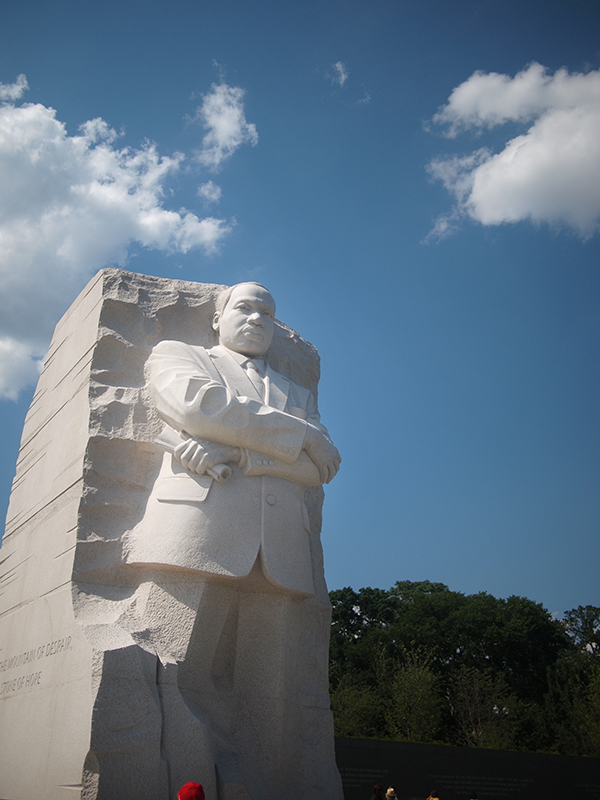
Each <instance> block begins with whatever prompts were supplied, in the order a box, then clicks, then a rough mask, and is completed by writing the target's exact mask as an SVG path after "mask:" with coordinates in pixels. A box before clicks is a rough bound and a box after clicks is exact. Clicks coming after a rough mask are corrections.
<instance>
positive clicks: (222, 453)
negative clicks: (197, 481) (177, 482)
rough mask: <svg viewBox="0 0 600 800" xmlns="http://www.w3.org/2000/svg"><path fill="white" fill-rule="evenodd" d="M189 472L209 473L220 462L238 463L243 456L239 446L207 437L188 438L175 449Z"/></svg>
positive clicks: (175, 453)
mask: <svg viewBox="0 0 600 800" xmlns="http://www.w3.org/2000/svg"><path fill="white" fill-rule="evenodd" d="M173 455H174V456H175V458H177V459H178V460H179V461H181V463H182V464H183V466H184V467H185V468H186V469H187V470H189V472H195V473H196V474H197V475H208V474H209V470H212V469H213V468H214V467H216V466H217V465H218V464H237V463H238V462H239V460H240V458H241V457H242V452H241V450H240V448H239V447H230V446H229V445H226V444H218V443H217V442H209V441H208V440H206V439H191V438H190V439H187V440H186V441H185V442H182V443H181V444H179V445H177V447H176V448H175V449H174V451H173Z"/></svg>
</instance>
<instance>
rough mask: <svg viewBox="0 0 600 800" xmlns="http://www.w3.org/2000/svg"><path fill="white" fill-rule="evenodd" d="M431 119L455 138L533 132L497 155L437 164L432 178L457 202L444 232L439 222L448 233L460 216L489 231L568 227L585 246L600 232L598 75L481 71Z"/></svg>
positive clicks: (479, 153) (536, 69)
mask: <svg viewBox="0 0 600 800" xmlns="http://www.w3.org/2000/svg"><path fill="white" fill-rule="evenodd" d="M433 120H434V122H436V123H438V124H442V125H446V126H447V135H448V136H450V137H453V138H454V137H455V136H457V135H458V133H460V132H461V131H463V130H467V129H471V130H473V129H474V130H476V131H477V132H480V131H482V130H485V129H490V128H493V127H496V126H499V125H502V124H504V123H506V122H517V123H522V124H524V125H526V126H528V127H527V129H526V130H525V132H524V133H522V134H520V135H518V136H516V137H514V138H512V139H509V140H507V141H506V143H505V145H504V148H503V149H502V150H501V151H500V152H499V153H496V154H494V153H492V152H491V151H490V150H489V149H488V148H479V149H477V150H475V151H473V152H472V153H471V154H469V155H466V156H463V157H453V158H438V159H435V160H434V161H432V162H431V164H430V165H429V167H428V171H429V173H430V175H432V177H434V178H435V179H438V180H441V181H442V182H443V184H444V186H445V188H446V189H447V190H448V191H449V192H450V193H451V194H453V195H454V197H455V199H456V206H455V209H454V211H453V212H451V214H450V215H444V217H443V218H441V227H440V226H438V224H437V223H436V228H439V229H440V230H442V234H445V233H447V232H448V229H447V228H445V227H444V225H443V219H450V218H456V219H457V218H459V217H461V216H462V217H469V218H471V219H473V220H476V221H478V222H480V223H482V224H483V225H499V224H502V223H509V222H518V221H522V220H529V221H531V222H534V223H543V222H545V223H548V224H551V225H555V226H558V227H560V226H567V227H570V228H572V229H573V230H575V231H576V232H577V233H578V234H579V235H580V236H581V237H582V238H584V239H586V238H589V237H590V236H592V235H593V234H594V233H596V231H598V229H599V228H600V180H599V179H598V175H600V70H596V71H594V72H589V73H587V74H585V75H584V74H580V73H572V74H571V73H569V72H567V71H566V70H565V69H561V70H558V71H557V72H555V73H554V74H551V73H550V72H548V70H546V69H544V67H542V66H541V65H540V64H531V65H530V66H529V67H528V68H527V69H526V70H523V71H522V72H520V73H518V74H517V75H516V76H515V77H514V78H510V77H509V76H508V75H499V74H497V73H489V74H485V73H482V72H476V73H474V74H473V75H472V76H471V77H470V78H469V79H468V80H467V81H465V82H464V83H463V84H461V85H460V86H458V87H457V88H456V89H454V91H453V92H452V94H451V95H450V98H449V100H448V103H447V104H446V105H445V106H443V107H442V108H441V109H440V110H439V111H438V112H437V114H436V115H435V116H434V118H433ZM438 222H440V221H438ZM436 228H434V231H432V233H431V234H430V236H436V235H438V234H437V233H436Z"/></svg>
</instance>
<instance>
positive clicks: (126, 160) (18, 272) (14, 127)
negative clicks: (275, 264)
mask: <svg viewBox="0 0 600 800" xmlns="http://www.w3.org/2000/svg"><path fill="white" fill-rule="evenodd" d="M19 80H20V79H18V80H17V83H16V84H13V87H14V86H17V85H19V86H21V87H23V86H26V81H25V79H24V78H23V80H22V81H21V82H20V83H19ZM11 91H12V94H11ZM16 91H17V90H16V89H14V90H11V89H10V87H9V91H8V94H7V96H9V97H14V96H15V93H16ZM116 139H117V135H116V133H115V132H114V131H113V130H112V129H111V128H110V127H109V126H108V125H107V124H106V123H105V122H104V121H103V120H101V119H95V120H91V121H89V122H86V123H85V124H84V125H82V126H81V128H80V131H79V132H78V134H77V135H76V136H69V135H68V134H67V131H66V128H65V125H64V124H63V123H62V122H60V121H59V120H58V119H57V118H56V112H55V111H54V110H53V109H51V108H46V107H45V106H43V105H40V104H31V103H28V104H24V105H22V106H15V105H14V104H10V103H5V104H4V105H2V106H0V397H8V398H15V397H16V395H17V393H18V390H19V389H20V388H22V387H23V386H25V385H27V384H28V383H30V382H32V380H34V379H35V376H36V375H37V367H38V364H37V361H36V359H39V357H40V356H42V355H43V353H44V352H45V349H46V347H47V344H48V340H49V337H50V335H51V333H52V330H53V327H54V325H55V323H56V321H57V319H58V318H59V316H60V314H61V313H62V312H63V311H64V310H65V309H66V307H67V306H68V304H69V302H70V301H71V300H72V299H73V298H74V297H75V296H76V294H77V292H78V291H79V290H80V289H81V288H82V287H83V285H84V284H85V281H86V280H87V279H88V278H89V277H90V276H91V275H92V274H93V273H94V272H96V271H97V270H98V269H100V268H102V267H104V266H107V265H118V266H124V265H125V264H126V262H127V258H128V253H129V247H130V245H132V244H135V243H137V244H140V245H142V246H144V247H148V248H156V249H160V250H164V251H167V252H169V251H170V252H183V253H185V252H187V251H188V250H190V249H192V248H200V249H201V250H203V251H204V252H205V253H207V254H211V253H214V252H215V251H217V249H218V247H219V244H220V243H221V241H222V239H223V237H224V236H225V235H226V234H227V233H228V232H229V230H230V229H231V226H232V223H227V222H226V221H225V220H223V219H216V218H214V217H207V218H205V219H201V218H199V217H197V216H196V215H195V214H193V213H192V212H190V211H187V210H186V209H180V210H178V211H171V210H168V209H166V208H164V207H163V202H162V197H163V191H164V186H165V182H166V180H167V179H168V178H169V176H171V175H172V174H173V173H175V172H177V170H178V169H179V168H180V164H181V162H182V161H183V160H184V157H183V155H181V154H175V155H173V156H172V157H161V156H159V154H158V152H157V149H156V146H155V145H153V144H150V143H145V144H144V145H143V146H142V147H140V148H139V149H131V148H122V149H118V148H117V147H116V146H115V141H116Z"/></svg>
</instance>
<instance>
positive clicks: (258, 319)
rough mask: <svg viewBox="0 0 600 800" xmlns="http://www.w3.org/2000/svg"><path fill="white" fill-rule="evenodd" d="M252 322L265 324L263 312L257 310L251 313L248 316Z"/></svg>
mask: <svg viewBox="0 0 600 800" xmlns="http://www.w3.org/2000/svg"><path fill="white" fill-rule="evenodd" d="M248 319H249V320H250V322H253V323H254V324H255V325H264V324H265V323H264V320H263V318H262V314H261V313H260V311H255V312H254V313H252V314H250V316H249V317H248Z"/></svg>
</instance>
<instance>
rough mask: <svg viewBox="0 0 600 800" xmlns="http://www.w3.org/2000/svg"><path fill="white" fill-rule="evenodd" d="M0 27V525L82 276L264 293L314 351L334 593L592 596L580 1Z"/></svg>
mask: <svg viewBox="0 0 600 800" xmlns="http://www.w3.org/2000/svg"><path fill="white" fill-rule="evenodd" d="M0 22H1V24H0V82H1V84H2V85H1V86H0V100H1V101H2V103H1V104H0V391H1V392H2V396H3V398H4V399H3V400H2V401H0V407H1V410H2V414H1V415H0V431H1V436H2V440H3V442H4V447H3V448H2V455H1V456H0V493H1V500H2V503H3V507H4V508H5V507H6V504H7V502H8V495H9V491H10V483H11V480H12V476H13V474H14V464H15V460H16V454H17V450H18V443H19V439H20V433H21V426H22V422H23V419H24V416H25V413H26V411H27V407H28V405H29V402H30V399H31V394H32V391H33V389H32V385H31V383H32V381H34V380H35V375H36V374H37V366H36V364H37V359H39V358H40V357H41V356H42V355H43V352H44V350H45V347H46V346H47V343H48V338H49V336H50V334H51V330H52V327H53V325H54V324H55V323H56V321H57V320H58V319H59V317H60V316H61V314H62V313H63V312H64V311H65V310H66V308H67V307H68V306H69V305H70V303H71V302H72V301H73V299H74V298H75V297H76V295H77V293H78V292H79V290H80V289H81V288H82V287H83V286H84V285H85V283H86V282H87V281H88V280H89V278H90V277H91V276H92V275H93V274H94V273H95V271H96V270H97V269H99V268H101V267H102V266H105V265H115V264H117V265H120V266H123V267H126V268H127V269H131V270H133V271H136V272H143V273H147V274H151V275H160V276H165V277H172V278H180V279H184V280H197V281H204V282H209V283H227V284H229V283H235V282H238V281H242V280H247V279H250V280H259V281H261V282H262V283H264V284H266V285H267V286H268V287H269V288H270V289H271V291H272V292H273V294H274V296H275V298H276V300H277V303H278V316H279V317H280V318H281V319H282V320H283V321H285V322H286V323H287V324H289V325H291V326H292V327H294V328H296V329H297V330H298V331H299V332H300V333H301V334H302V335H303V336H304V337H305V338H307V339H309V340H310V341H312V342H313V343H314V344H315V345H316V346H317V347H318V349H319V352H320V354H321V358H322V371H323V378H322V381H321V389H320V408H321V414H322V417H323V421H324V422H325V424H327V425H328V427H329V430H330V432H331V434H332V437H333V439H334V441H335V442H336V444H337V445H338V447H339V449H340V451H341V453H342V456H343V464H342V469H341V470H340V473H339V475H338V476H337V478H336V479H335V481H334V482H333V483H331V484H330V485H329V486H328V487H327V490H326V503H325V515H324V528H323V543H324V548H325V558H326V574H327V579H328V584H329V587H330V588H332V589H334V588H340V587H342V586H346V585H351V586H353V587H354V588H357V589H358V588H360V587H362V586H380V587H383V588H388V587H389V586H391V585H392V584H393V583H394V582H395V581H397V580H423V579H429V580H433V581H441V582H443V583H446V584H447V585H449V586H450V588H452V589H454V590H457V591H462V592H465V593H472V592H477V591H487V592H490V593H492V594H494V595H496V596H499V597H507V596H509V595H511V594H518V595H524V596H526V597H530V598H532V599H534V600H536V601H539V602H541V603H543V604H544V605H545V606H546V607H547V608H548V609H549V610H550V611H552V612H557V613H562V612H563V611H565V610H566V609H569V608H573V607H575V606H577V605H579V604H584V605H585V604H593V605H600V597H599V591H598V564H599V561H600V558H599V557H600V536H599V533H600V530H599V529H600V491H599V473H600V446H599V445H600V420H599V408H600V403H599V400H600V397H599V395H600V358H599V356H600V335H599V334H600V330H599V329H600V309H599V300H600V280H599V274H598V270H599V265H600V258H599V256H600V235H599V233H598V230H599V227H600V71H599V68H600V43H599V42H600V40H599V38H598V33H599V30H600V9H599V7H598V5H597V3H594V2H577V1H576V2H571V3H565V2H554V3H553V2H537V1H536V2H518V3H517V2H512V1H509V2H502V3H500V2H487V1H486V0H483V1H482V2H453V3H447V2H442V1H441V0H439V1H438V0H430V1H429V2H427V1H425V2H419V3H417V2H391V1H388V0H378V1H377V2H373V1H371V2H365V1H364V0H350V1H349V0H340V1H339V2H329V0H303V2H302V3H298V2H286V1H285V0H278V2H259V3H248V2H241V0H209V1H208V2H188V1H186V2H178V1H177V0H176V1H175V2H171V3H165V2H163V0H160V1H158V0H144V2H119V3H116V2H113V0H106V1H105V2H104V3H102V4H101V5H99V4H97V3H91V2H88V1H87V0H77V1H75V0H66V1H65V0H55V2H53V3H52V4H49V3H46V2H28V3H16V2H7V3H4V4H3V5H2V9H1V11H0ZM20 75H23V76H25V77H24V78H19V76H20ZM94 120H95V122H92V121H94ZM86 123H87V124H86ZM82 126H83V127H82Z"/></svg>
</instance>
